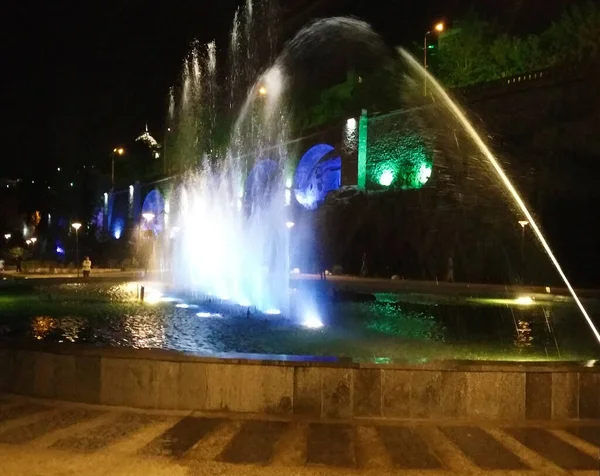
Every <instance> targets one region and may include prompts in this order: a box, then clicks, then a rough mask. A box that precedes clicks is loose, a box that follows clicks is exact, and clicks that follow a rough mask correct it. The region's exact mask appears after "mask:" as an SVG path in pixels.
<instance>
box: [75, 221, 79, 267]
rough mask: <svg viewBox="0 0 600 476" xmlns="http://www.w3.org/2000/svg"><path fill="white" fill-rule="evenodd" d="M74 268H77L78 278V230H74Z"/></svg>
mask: <svg viewBox="0 0 600 476" xmlns="http://www.w3.org/2000/svg"><path fill="white" fill-rule="evenodd" d="M75 266H76V267H77V277H79V229H76V230H75Z"/></svg>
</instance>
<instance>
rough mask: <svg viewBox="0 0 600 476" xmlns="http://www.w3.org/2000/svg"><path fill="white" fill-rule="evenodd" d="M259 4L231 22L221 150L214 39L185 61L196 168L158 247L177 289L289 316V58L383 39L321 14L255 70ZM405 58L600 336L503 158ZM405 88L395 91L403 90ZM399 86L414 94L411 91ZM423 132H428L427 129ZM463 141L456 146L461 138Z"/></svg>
mask: <svg viewBox="0 0 600 476" xmlns="http://www.w3.org/2000/svg"><path fill="white" fill-rule="evenodd" d="M267 3H269V2H267ZM267 3H265V5H266V4H267ZM255 7H256V6H254V5H252V3H251V2H248V3H247V4H246V8H245V11H244V12H238V14H236V17H235V20H234V27H233V29H232V35H231V42H230V52H229V57H230V62H231V65H230V73H229V76H228V79H229V81H228V83H227V88H228V89H227V90H226V91H225V92H226V97H227V102H228V106H229V108H230V109H231V111H232V112H233V110H234V109H235V108H236V105H237V104H241V108H240V110H239V113H238V114H237V115H236V117H237V118H236V120H235V122H234V123H233V125H232V127H231V133H230V135H229V139H228V141H227V146H226V147H219V146H218V144H216V143H215V136H216V132H217V131H216V130H215V125H216V111H217V110H218V107H217V97H218V94H217V92H218V90H219V87H217V84H218V75H217V54H216V46H215V44H214V43H211V44H209V45H206V46H204V47H201V46H198V45H195V46H194V48H193V49H192V52H191V54H190V55H189V57H188V59H187V60H186V62H185V65H184V68H183V76H182V83H181V87H180V88H179V91H180V93H179V95H178V97H176V96H172V101H171V103H170V106H169V112H170V123H169V124H170V128H171V129H172V130H174V131H176V134H174V135H175V138H174V140H173V139H171V140H172V141H173V142H174V144H175V145H174V146H173V153H174V154H175V156H176V157H177V161H178V162H179V163H180V164H181V167H182V168H184V169H186V170H187V171H188V172H187V174H186V178H185V180H184V181H183V183H182V184H181V185H180V186H178V187H177V188H176V189H175V190H173V191H172V192H171V194H170V198H169V201H168V202H169V204H170V217H169V218H168V217H166V216H165V218H164V220H165V222H166V220H167V218H168V219H169V223H170V227H171V228H172V231H171V232H170V233H164V234H163V238H162V239H163V245H162V250H163V253H162V254H163V256H164V255H165V254H167V255H168V259H167V261H169V262H170V263H171V266H170V269H171V276H172V284H173V285H174V286H175V288H176V289H178V290H181V291H185V292H187V293H192V294H195V295H197V296H204V297H209V298H210V299H216V300H220V301H226V302H228V303H231V304H233V305H239V306H242V307H247V308H250V307H254V308H256V309H258V310H259V311H262V313H265V314H276V315H278V314H280V313H283V314H287V313H288V312H289V290H288V278H289V257H288V251H289V239H290V237H289V234H290V233H291V230H292V226H290V225H289V224H290V223H292V221H291V218H290V217H288V216H287V207H286V204H288V202H289V196H287V195H286V191H288V190H286V187H285V183H286V182H288V181H289V180H290V175H291V174H290V173H289V171H288V170H286V167H287V161H288V151H287V146H286V144H287V143H288V139H289V137H288V113H289V111H288V109H287V105H286V94H287V90H288V87H287V86H288V84H289V80H288V79H289V78H291V77H293V76H294V74H291V72H292V71H294V69H293V68H294V66H293V65H294V64H295V62H296V61H299V63H302V57H303V56H305V55H310V54H312V53H314V52H315V51H318V50H325V51H326V52H328V51H329V50H328V49H335V48H338V47H340V45H348V44H352V45H356V44H366V45H368V48H367V49H370V51H371V52H372V53H374V54H375V55H378V54H381V51H382V44H383V42H382V41H381V38H380V37H379V36H378V35H377V34H375V33H374V32H373V31H372V30H371V28H370V27H369V26H368V25H367V24H366V23H364V22H361V21H358V20H353V19H348V18H330V19H325V20H320V21H317V22H314V23H313V24H311V25H309V26H307V27H305V28H304V29H302V30H301V31H300V32H299V33H298V34H297V35H296V36H295V37H294V38H293V39H292V40H291V41H290V42H289V43H288V44H287V45H286V46H285V48H284V49H283V51H282V53H281V54H280V55H279V56H278V57H277V59H276V60H275V61H274V62H272V63H271V64H272V66H271V67H270V68H268V69H266V70H259V69H258V66H257V64H258V61H256V58H255V56H256V55H255V53H254V50H255V49H256V47H255V45H254V44H253V42H254V41H255V40H256V26H258V25H259V24H258V23H256V22H257V20H256V18H258V16H260V15H257V10H256V8H255ZM263 10H264V11H263V15H264V14H265V12H266V11H270V10H269V8H265V7H264V5H263ZM263 20H266V21H263V22H262V23H260V26H261V27H263V26H264V25H270V24H271V23H272V21H270V20H269V18H268V16H267V17H264V16H263ZM267 28H268V27H267ZM266 38H268V40H269V41H268V42H267V43H268V47H267V50H268V51H267V53H266V56H265V57H268V58H271V57H272V56H273V50H272V48H273V41H272V35H271V34H270V33H269V34H267V35H266ZM269 48H270V49H269ZM399 54H400V59H401V60H402V62H403V64H404V65H405V71H406V74H405V76H406V78H407V84H408V85H409V86H410V82H411V81H412V82H413V83H414V84H413V86H414V85H415V84H416V86H418V87H417V88H415V89H416V90H418V91H420V92H421V93H420V96H421V100H422V99H423V98H422V85H423V83H424V82H425V81H426V82H428V83H429V84H430V85H431V88H430V89H429V94H430V96H432V97H433V99H434V103H435V108H436V109H437V110H440V109H442V110H444V111H445V114H447V116H446V117H445V118H444V120H442V121H440V120H437V124H436V127H440V128H442V127H443V128H446V129H447V131H450V130H454V131H455V132H454V134H455V137H456V131H459V133H460V134H462V135H463V136H466V137H467V138H468V140H469V141H470V142H471V144H472V145H473V146H474V147H475V149H476V151H477V156H478V158H477V159H476V160H478V164H477V166H478V167H480V168H485V167H487V168H489V169H490V170H491V172H490V175H489V178H490V179H491V182H490V183H489V184H488V185H492V188H493V187H497V188H498V190H500V192H499V193H497V194H496V195H498V197H500V198H502V199H504V197H505V196H506V197H508V201H504V204H505V205H504V207H505V209H506V212H507V213H508V214H510V216H511V218H510V219H511V220H513V221H515V222H516V220H517V219H518V218H522V217H524V218H526V219H527V221H528V222H529V223H530V224H531V229H532V230H533V231H534V233H535V236H536V238H537V239H538V241H539V243H540V244H541V246H542V247H543V249H544V251H545V253H546V254H547V256H548V257H549V259H550V261H551V263H552V265H553V267H554V269H555V270H556V271H557V272H558V274H559V275H560V277H561V279H562V280H563V281H564V283H565V285H566V287H567V288H568V290H569V292H570V293H571V295H572V297H573V299H574V301H575V303H576V304H577V306H578V308H579V311H580V312H581V313H582V314H583V316H584V318H585V320H586V322H587V323H588V325H589V326H590V328H591V329H592V332H593V333H594V336H595V337H596V339H597V340H598V341H599V342H600V333H599V332H598V330H597V329H596V328H595V326H594V324H593V322H592V320H591V318H590V317H589V315H588V313H587V311H586V310H585V308H584V306H583V305H582V303H581V301H580V300H579V298H578V296H577V295H576V293H575V291H574V289H573V288H572V286H571V284H570V283H569V281H568V279H567V278H566V276H565V274H564V272H563V271H562V269H561V267H560V265H559V263H558V261H557V259H556V258H555V256H554V254H553V252H552V250H551V248H550V246H549V245H548V243H547V241H546V239H545V237H544V235H543V234H542V232H541V230H540V227H539V226H538V224H537V222H536V220H535V219H534V217H533V215H532V213H531V212H530V211H529V209H528V208H527V206H526V205H525V202H524V201H523V199H522V198H521V195H520V194H519V192H518V191H517V189H516V188H515V186H514V185H513V183H512V182H511V180H510V179H509V178H508V176H507V175H506V173H505V172H504V170H503V168H502V166H501V165H500V163H499V161H498V160H497V158H496V157H495V156H494V155H493V154H492V152H491V151H490V149H489V148H488V146H487V145H486V144H485V142H484V141H483V140H482V139H481V137H480V135H479V134H478V133H477V131H476V130H475V128H474V127H473V125H472V124H471V123H470V122H469V120H468V119H467V117H466V115H465V114H464V113H463V111H462V110H461V109H460V108H459V106H458V105H457V104H456V103H455V102H454V101H453V100H452V99H451V98H450V96H449V95H448V93H447V92H446V91H445V90H444V89H443V88H442V87H441V86H440V85H439V83H438V82H437V81H436V80H435V79H434V78H433V77H431V76H430V75H429V74H428V73H427V72H426V71H425V70H424V69H423V68H422V67H421V66H420V65H419V63H418V62H417V61H416V60H415V59H414V58H413V57H412V56H411V55H410V54H408V53H407V52H406V51H404V50H400V51H399ZM256 78H258V79H256ZM407 84H403V85H399V86H398V87H399V89H402V88H406V86H407ZM241 91H245V92H246V97H245V100H241V99H240V96H243V94H241ZM399 93H400V94H403V95H406V94H407V91H399ZM242 99H243V98H242ZM426 102H427V101H426ZM407 105H410V104H408V103H407ZM420 105H423V103H421V104H420ZM425 105H426V106H427V104H425ZM425 109H427V107H426V108H425ZM417 114H420V113H417ZM446 120H448V121H453V122H452V123H449V122H446ZM447 131H446V132H447ZM424 132H425V135H427V132H428V131H427V130H425V131H424ZM429 136H431V137H435V133H431V131H429ZM456 141H457V145H458V139H456ZM463 155H465V154H463ZM359 160H360V159H359ZM454 165H456V164H454ZM452 166H453V164H450V167H452ZM380 172H381V173H380V174H379V177H378V183H379V185H380V186H382V187H388V186H389V185H391V184H392V183H393V182H395V181H397V177H396V175H397V174H396V173H395V171H394V170H391V169H389V170H388V169H385V170H383V169H382V170H381V171H380ZM435 173H436V172H435V169H434V168H432V163H431V162H429V161H424V162H422V163H421V166H420V168H419V169H416V173H415V174H414V177H412V178H411V180H413V181H416V183H417V186H414V187H413V186H411V187H409V186H406V188H420V187H421V186H423V185H424V184H425V183H428V184H429V183H430V182H431V181H435V180H434V175H435ZM430 179H431V180H430ZM360 181H361V178H360V170H359V183H360ZM482 186H483V185H482ZM485 186H487V185H485ZM288 192H289V191H288ZM296 198H297V200H298V201H300V202H301V200H300V199H299V198H298V197H296ZM300 198H302V197H300ZM175 230H176V231H175ZM307 307H308V306H307ZM304 314H307V315H308V314H311V313H308V311H307V312H305V313H304ZM311 316H312V317H310V319H309V318H308V317H305V319H309V320H311V322H313V324H314V325H312V326H311V327H318V324H319V323H320V320H319V318H318V317H314V315H313V314H311Z"/></svg>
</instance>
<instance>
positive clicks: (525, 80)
mask: <svg viewBox="0 0 600 476" xmlns="http://www.w3.org/2000/svg"><path fill="white" fill-rule="evenodd" d="M599 66H600V62H598V61H597V60H595V61H585V62H579V63H570V64H568V65H563V66H559V67H554V68H547V69H543V70H538V71H531V72H529V73H521V74H517V75H514V76H510V77H506V78H500V79H496V80H494V81H488V82H486V83H479V84H474V85H471V86H465V87H463V88H456V89H455V90H454V91H455V92H458V93H460V94H462V95H463V96H466V97H469V96H472V95H476V94H478V93H489V92H494V91H498V92H500V91H506V90H507V89H512V88H513V87H514V88H517V87H519V86H523V85H527V86H528V87H529V86H533V87H535V86H536V85H537V84H540V83H541V82H542V81H543V82H544V83H546V82H562V81H568V80H572V79H576V78H580V77H582V76H586V75H587V74H589V73H590V72H592V71H594V70H595V71H600V68H599Z"/></svg>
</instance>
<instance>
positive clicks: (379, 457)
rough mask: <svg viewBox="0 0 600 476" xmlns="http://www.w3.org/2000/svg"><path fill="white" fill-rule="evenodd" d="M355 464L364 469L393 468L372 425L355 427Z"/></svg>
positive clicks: (388, 455)
mask: <svg viewBox="0 0 600 476" xmlns="http://www.w3.org/2000/svg"><path fill="white" fill-rule="evenodd" d="M355 441H356V443H355V452H356V464H357V466H358V467H359V468H364V469H387V468H393V467H394V464H393V462H392V458H391V456H390V454H389V453H388V452H387V450H386V449H385V446H384V444H383V441H382V440H381V437H380V436H379V433H378V432H377V429H376V428H375V427H374V426H357V427H356V429H355Z"/></svg>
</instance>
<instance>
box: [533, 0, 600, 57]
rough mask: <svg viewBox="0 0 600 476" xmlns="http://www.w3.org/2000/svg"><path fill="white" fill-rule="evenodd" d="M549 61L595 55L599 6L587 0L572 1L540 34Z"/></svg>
mask: <svg viewBox="0 0 600 476" xmlns="http://www.w3.org/2000/svg"><path fill="white" fill-rule="evenodd" d="M542 39H543V41H544V46H545V49H546V54H547V55H548V58H549V61H550V63H552V64H556V63H559V62H563V61H573V60H582V59H583V58H586V57H593V56H597V55H598V52H599V51H600V8H599V7H598V5H597V4H596V3H594V2H592V1H590V0H588V1H586V2H584V3H581V4H575V5H572V6H571V7H570V8H569V9H567V10H566V11H565V13H564V14H563V15H562V17H561V18H560V20H559V21H557V22H555V23H553V24H552V26H551V27H550V28H548V30H546V31H545V32H544V34H543V35H542Z"/></svg>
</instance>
